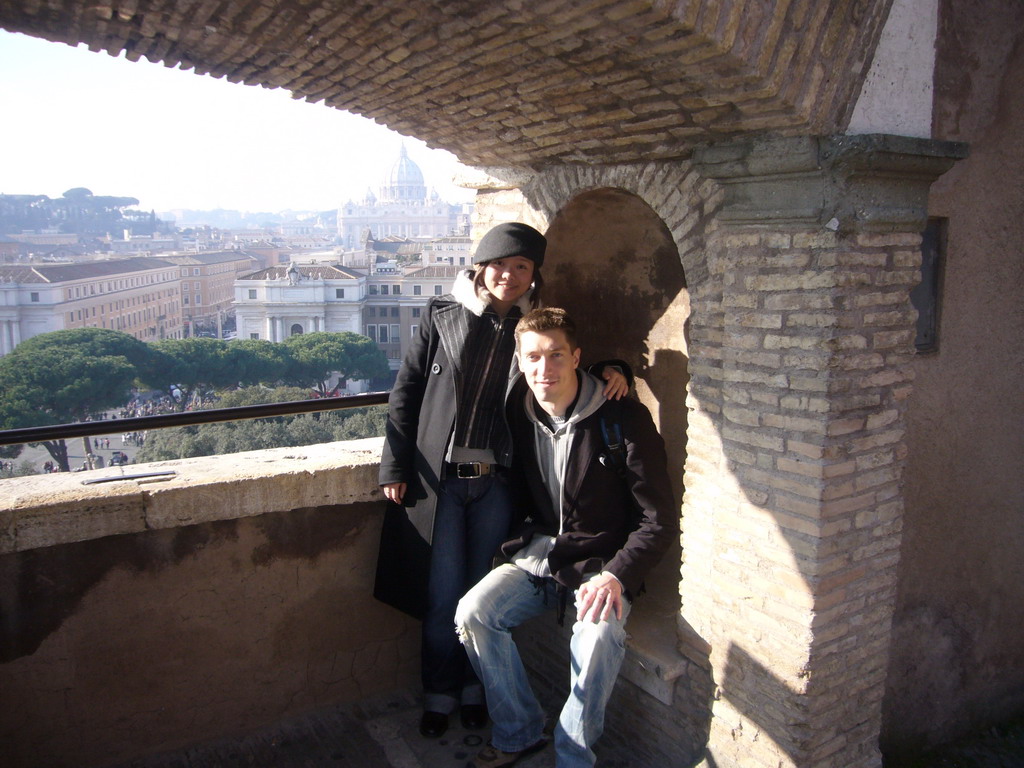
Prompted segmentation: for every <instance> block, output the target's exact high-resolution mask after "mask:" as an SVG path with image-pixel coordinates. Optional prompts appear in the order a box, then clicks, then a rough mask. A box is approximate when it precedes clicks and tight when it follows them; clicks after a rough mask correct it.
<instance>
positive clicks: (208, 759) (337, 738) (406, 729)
mask: <svg viewBox="0 0 1024 768" xmlns="http://www.w3.org/2000/svg"><path fill="white" fill-rule="evenodd" d="M419 718H420V704H419V700H418V699H417V698H416V697H415V696H414V695H412V694H409V693H400V694H396V695H393V696H390V697H385V698H381V699H379V700H374V701H365V702H360V703H359V704H357V705H354V706H351V707H344V708H336V709H329V710H323V711H320V712H316V713H313V714H310V715H307V716H305V717H302V718H297V719H295V720H290V721H287V722H283V723H279V724H277V725H276V726H275V727H273V728H271V729H268V730H266V731H264V732H260V733H255V734H251V735H249V736H246V737H244V738H241V739H235V740H224V741H218V742H212V743H208V744H202V745H197V746H194V747H190V748H188V749H184V750H182V751H180V752H173V753H167V754H162V755H155V756H152V757H147V758H145V759H140V760H134V761H132V762H130V763H125V764H123V765H121V766H118V768H328V767H329V768H464V766H466V764H467V763H468V762H469V761H470V760H471V759H472V758H473V756H474V755H476V753H477V752H479V751H480V749H482V748H483V746H484V744H485V743H486V740H487V732H486V731H467V730H464V729H463V728H462V727H461V725H460V724H459V722H458V718H457V717H455V718H453V719H452V725H451V727H450V728H449V730H448V732H447V733H446V734H445V735H444V736H443V737H442V738H440V739H424V738H423V737H422V736H420V734H419ZM554 763H555V758H554V752H553V749H552V747H550V746H549V747H548V748H547V749H545V750H543V751H541V752H539V753H537V754H536V755H531V756H530V757H529V758H527V759H524V760H522V761H520V762H519V763H516V765H517V768H518V767H519V766H522V768H551V766H553V765H554Z"/></svg>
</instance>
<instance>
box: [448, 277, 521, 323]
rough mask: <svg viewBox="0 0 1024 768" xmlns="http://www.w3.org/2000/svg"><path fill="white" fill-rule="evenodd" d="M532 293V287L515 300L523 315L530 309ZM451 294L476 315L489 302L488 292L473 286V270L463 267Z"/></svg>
mask: <svg viewBox="0 0 1024 768" xmlns="http://www.w3.org/2000/svg"><path fill="white" fill-rule="evenodd" d="M532 295H533V288H531V289H530V290H528V291H527V292H526V293H524V294H523V295H522V296H520V297H519V301H517V302H516V306H517V307H519V310H520V311H521V312H522V313H523V314H524V315H525V314H526V313H527V312H529V311H530V310H531V309H532V307H531V306H530V297H531V296H532ZM452 296H454V297H455V300H456V301H457V302H459V304H461V305H462V306H464V307H465V308H466V309H468V310H469V311H470V312H472V313H473V314H474V315H476V316H477V317H480V315H482V314H483V313H484V310H485V309H487V306H488V305H489V304H490V303H491V301H490V294H489V293H488V292H487V291H486V290H484V289H481V290H480V292H479V293H478V292H477V291H476V290H475V289H474V288H473V270H471V269H464V270H462V271H461V272H459V274H458V275H457V276H456V278H455V285H454V286H453V287H452Z"/></svg>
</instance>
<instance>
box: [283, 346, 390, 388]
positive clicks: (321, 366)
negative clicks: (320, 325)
mask: <svg viewBox="0 0 1024 768" xmlns="http://www.w3.org/2000/svg"><path fill="white" fill-rule="evenodd" d="M283 343H284V345H285V346H286V347H287V348H288V350H289V351H290V352H291V357H292V367H291V370H290V371H289V372H288V374H287V375H286V376H285V381H286V382H287V383H289V384H295V385H297V386H300V387H302V386H305V387H310V388H313V389H316V390H317V392H319V393H320V394H321V395H326V394H327V392H328V391H329V390H328V382H329V381H330V380H331V377H332V376H333V375H334V374H338V375H339V376H340V377H341V378H342V379H372V378H375V377H378V376H385V375H387V372H388V361H387V358H386V357H385V356H384V353H383V352H382V351H381V350H380V348H379V347H378V346H377V345H376V344H375V343H374V342H373V341H372V340H370V339H368V338H367V337H366V336H360V335H359V334H358V333H352V332H351V331H343V332H342V333H327V332H324V331H317V332H315V333H303V334H297V335H295V336H289V337H288V338H287V339H285V341H284V342H283Z"/></svg>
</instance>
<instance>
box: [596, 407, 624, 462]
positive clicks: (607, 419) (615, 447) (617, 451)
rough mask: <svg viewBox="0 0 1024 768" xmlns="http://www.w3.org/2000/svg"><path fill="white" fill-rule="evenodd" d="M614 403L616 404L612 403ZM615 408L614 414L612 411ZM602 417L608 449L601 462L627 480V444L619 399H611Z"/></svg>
mask: <svg viewBox="0 0 1024 768" xmlns="http://www.w3.org/2000/svg"><path fill="white" fill-rule="evenodd" d="M612 403H614V405H612ZM612 410H614V411H615V413H614V414H612V413H610V411H612ZM599 416H600V419H601V437H602V438H603V439H604V447H605V448H607V449H608V452H607V453H606V454H603V455H602V456H601V463H602V464H604V465H605V466H606V467H610V468H611V469H613V470H614V471H615V473H616V474H617V475H618V476H619V477H621V478H622V480H623V481H625V480H626V445H625V443H623V441H622V425H620V424H619V418H618V417H619V405H618V401H617V400H610V401H609V402H608V405H607V406H606V407H604V408H602V409H601V411H600V413H599Z"/></svg>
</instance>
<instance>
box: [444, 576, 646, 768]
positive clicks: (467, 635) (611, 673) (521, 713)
mask: <svg viewBox="0 0 1024 768" xmlns="http://www.w3.org/2000/svg"><path fill="white" fill-rule="evenodd" d="M557 604H558V598H557V595H556V584H555V581H554V579H538V578H537V577H535V576H532V575H530V574H529V573H527V572H526V571H523V570H522V569H520V568H517V567H516V566H514V565H510V564H506V565H502V566H499V567H498V568H496V569H494V570H493V571H491V572H490V573H489V574H487V576H485V577H484V579H483V580H482V581H481V582H480V583H479V584H477V585H476V586H475V587H473V588H472V589H471V590H470V591H469V592H468V593H467V594H466V596H465V597H464V598H462V601H461V602H460V603H459V607H458V610H457V611H456V614H455V623H456V627H457V629H458V632H459V636H460V638H461V639H462V642H463V643H464V644H465V646H466V652H467V653H468V654H469V660H470V662H471V663H472V664H473V668H474V669H475V670H476V673H477V675H478V676H479V677H480V680H482V681H483V684H484V690H485V691H486V694H487V708H488V709H489V710H490V715H491V720H492V721H493V723H494V725H493V727H492V728H491V743H492V744H493V745H494V746H495V747H497V748H498V749H500V750H502V751H504V752H519V751H520V750H523V749H526V748H527V747H529V746H531V745H533V744H536V743H537V741H538V740H539V739H540V738H541V737H542V735H543V730H544V711H543V710H542V709H541V707H540V704H539V703H538V702H537V698H536V696H535V695H534V693H533V689H532V688H531V687H530V682H529V680H528V679H527V675H526V669H525V668H524V667H523V662H522V659H521V658H520V656H519V650H518V648H517V647H516V644H515V641H514V640H513V639H512V632H511V630H512V629H513V628H514V627H517V626H519V625H520V624H522V623H523V622H524V621H526V620H527V619H530V618H533V617H534V616H537V615H539V614H541V613H544V612H545V611H546V610H547V609H554V608H556V607H557ZM629 609H630V604H629V601H628V600H623V604H622V618H621V619H617V618H616V617H615V616H614V615H612V617H611V619H610V620H608V621H602V622H599V623H597V624H594V623H593V622H590V621H577V622H575V624H574V625H573V632H572V640H571V641H570V644H569V651H570V654H571V669H570V670H569V697H568V698H567V699H566V701H565V705H564V706H563V707H562V712H561V714H560V715H559V718H558V724H557V725H556V727H555V755H556V761H557V762H556V765H557V766H558V768H584V767H589V766H592V765H594V761H595V756H594V751H593V746H594V744H595V743H596V742H597V740H598V738H599V737H600V736H601V732H602V731H603V730H604V711H605V707H606V706H607V704H608V699H609V697H610V696H611V693H612V688H613V687H614V686H615V681H616V679H617V678H618V676H619V669H620V667H621V666H622V659H623V657H624V656H625V643H626V628H625V625H626V618H627V617H628V616H629ZM569 610H573V611H575V610H577V609H576V608H570V609H569ZM573 615H574V616H575V613H574V614H573ZM551 621H552V628H554V624H553V622H554V619H553V618H552V619H551Z"/></svg>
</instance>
